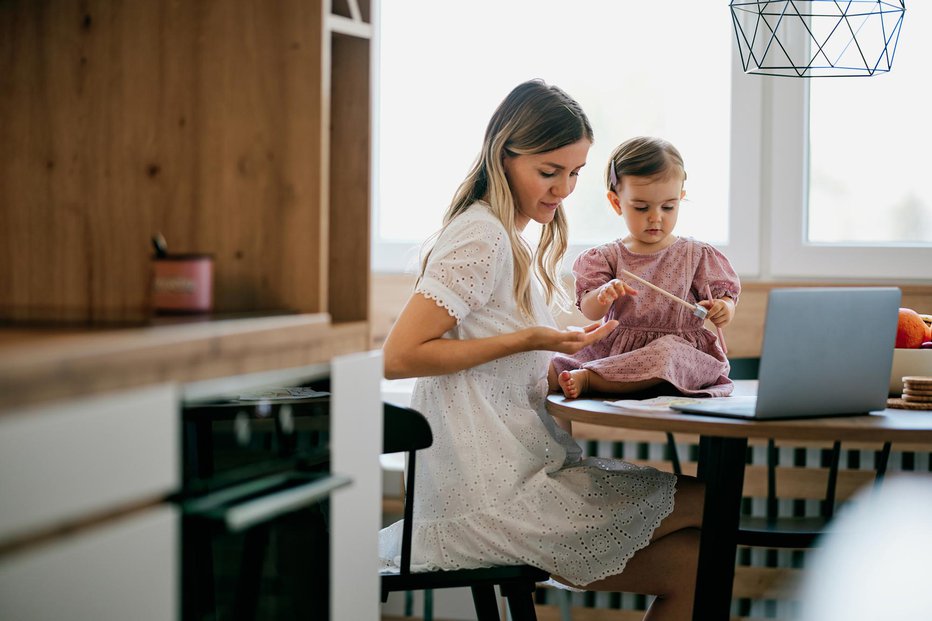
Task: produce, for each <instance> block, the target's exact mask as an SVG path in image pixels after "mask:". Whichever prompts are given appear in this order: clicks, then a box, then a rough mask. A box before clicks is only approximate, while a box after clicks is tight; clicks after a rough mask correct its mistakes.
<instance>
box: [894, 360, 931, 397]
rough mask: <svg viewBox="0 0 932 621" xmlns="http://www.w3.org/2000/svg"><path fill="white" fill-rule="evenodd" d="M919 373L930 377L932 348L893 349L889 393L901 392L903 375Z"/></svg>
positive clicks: (896, 393)
mask: <svg viewBox="0 0 932 621" xmlns="http://www.w3.org/2000/svg"><path fill="white" fill-rule="evenodd" d="M907 375H921V376H924V377H932V349H894V350H893V369H892V370H891V371H890V395H891V396H896V397H899V396H900V395H901V394H902V393H903V377H904V376H907Z"/></svg>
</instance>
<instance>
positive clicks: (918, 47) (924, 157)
mask: <svg viewBox="0 0 932 621" xmlns="http://www.w3.org/2000/svg"><path fill="white" fill-rule="evenodd" d="M929 20H932V6H930V5H929V3H927V2H913V3H910V4H909V5H908V7H907V11H906V15H905V17H904V20H903V29H902V33H901V35H900V38H899V44H898V46H897V50H896V56H895V60H894V63H893V69H892V70H891V71H890V73H887V74H882V75H877V76H874V77H870V78H843V79H829V78H819V79H812V80H794V79H781V78H777V79H776V80H775V81H774V82H773V83H772V84H771V85H770V87H771V97H770V102H771V103H770V109H771V111H772V123H771V127H772V141H771V144H770V151H769V154H768V157H769V158H770V165H769V170H770V192H769V208H770V214H769V215H770V218H769V221H770V223H771V227H770V228H771V235H770V237H769V240H768V241H769V244H770V246H771V248H772V252H771V261H772V262H771V272H772V274H773V275H774V276H777V277H795V276H802V277H832V278H860V279H868V280H884V279H893V280H910V279H926V280H928V278H929V276H930V274H932V267H930V265H932V199H930V198H929V194H928V191H927V190H926V187H925V186H926V184H925V181H924V177H925V176H926V175H928V174H929V173H928V162H929V160H930V156H929V153H928V149H929V146H930V145H932V123H930V120H929V114H928V110H927V108H928V105H927V102H926V101H925V100H926V99H927V97H926V95H925V90H926V88H925V82H926V81H927V77H926V74H927V73H928V67H929V64H930V62H932V44H930V42H929V40H928V37H924V36H922V35H923V33H922V31H921V30H920V27H921V24H924V23H928V22H929ZM800 128H803V129H802V130H801V129H800ZM806 129H808V132H807V131H805V130H806ZM806 138H808V141H807V140H806Z"/></svg>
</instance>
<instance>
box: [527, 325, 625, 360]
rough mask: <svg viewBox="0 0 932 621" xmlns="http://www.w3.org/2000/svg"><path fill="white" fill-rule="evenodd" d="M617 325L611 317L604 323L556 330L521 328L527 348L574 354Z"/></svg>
mask: <svg viewBox="0 0 932 621" xmlns="http://www.w3.org/2000/svg"><path fill="white" fill-rule="evenodd" d="M617 327H618V321H617V320H615V319H612V320H610V321H606V322H605V323H602V322H596V323H591V324H589V325H588V326H585V327H583V328H568V329H566V330H558V329H556V328H548V327H544V326H537V327H534V328H527V329H526V330H523V331H522V332H523V336H524V337H525V338H526V339H527V342H526V348H527V349H528V350H545V351H555V352H559V353H561V354H575V353H576V352H578V351H579V350H581V349H583V348H585V347H588V346H589V345H592V344H593V343H595V342H596V341H600V340H602V339H604V338H605V337H606V336H608V335H609V334H611V333H612V331H613V330H614V329H615V328H617Z"/></svg>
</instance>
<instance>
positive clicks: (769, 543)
mask: <svg viewBox="0 0 932 621" xmlns="http://www.w3.org/2000/svg"><path fill="white" fill-rule="evenodd" d="M729 362H730V364H731V371H730V373H729V377H730V378H731V379H732V380H741V379H757V374H758V369H759V368H760V358H733V359H731V360H730V361H729ZM667 446H668V449H669V452H670V455H671V457H670V460H671V462H672V466H673V470H674V472H676V473H677V474H680V473H681V469H680V463H679V458H678V455H677V450H676V442H675V438H674V437H673V434H672V433H668V434H667ZM890 448H891V444H890V442H886V443H884V445H883V447H882V448H881V449H880V450H879V451H878V453H877V459H876V463H875V475H874V485H879V484H880V483H881V482H882V481H883V478H884V475H885V474H886V470H887V463H888V461H889V458H890ZM840 458H841V442H840V441H839V442H835V443H833V445H832V449H831V453H830V454H829V459H828V462H829V464H828V479H827V483H826V489H825V496H824V498H823V500H822V506H821V510H820V512H819V515H818V516H812V517H791V516H780V515H779V512H778V498H777V465H778V452H777V445H776V442H775V441H774V439H773V438H770V439H768V440H767V499H766V510H765V515H764V516H763V517H754V516H742V517H741V522H740V527H739V530H738V545H743V546H751V547H759V548H795V549H807V548H812V547H813V546H814V545H815V544H816V542H817V540H818V539H819V537H820V536H821V535H822V534H823V533H824V532H825V530H826V527H827V525H828V523H829V522H830V521H831V520H832V518H833V517H834V515H835V503H836V487H837V483H838V466H839V462H840Z"/></svg>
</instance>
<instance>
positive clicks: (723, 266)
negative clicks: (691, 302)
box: [693, 244, 741, 303]
mask: <svg viewBox="0 0 932 621" xmlns="http://www.w3.org/2000/svg"><path fill="white" fill-rule="evenodd" d="M707 283H708V285H709V288H710V289H711V290H712V297H714V298H721V297H725V296H728V297H730V298H731V299H733V300H734V301H735V303H737V302H738V296H739V295H740V294H741V280H740V279H739V278H738V274H737V273H736V272H735V270H734V268H732V267H731V263H730V262H729V261H728V258H727V257H726V256H725V255H724V254H722V253H721V252H720V251H719V250H718V249H717V248H715V247H714V246H710V245H709V244H703V245H702V248H701V250H700V255H699V265H698V267H697V269H696V274H695V277H694V279H693V290H694V292H695V294H696V299H699V300H704V299H706V294H705V286H706V284H707Z"/></svg>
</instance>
